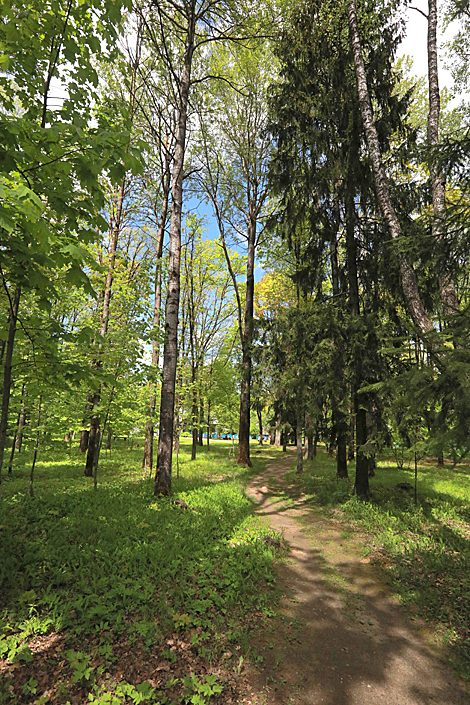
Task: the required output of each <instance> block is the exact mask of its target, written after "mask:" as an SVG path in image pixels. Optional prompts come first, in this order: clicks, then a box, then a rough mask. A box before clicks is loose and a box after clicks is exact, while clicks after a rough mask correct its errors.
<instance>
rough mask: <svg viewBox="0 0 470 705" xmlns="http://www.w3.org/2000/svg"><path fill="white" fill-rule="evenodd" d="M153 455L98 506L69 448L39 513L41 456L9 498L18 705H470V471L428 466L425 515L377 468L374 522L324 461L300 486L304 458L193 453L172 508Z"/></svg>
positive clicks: (422, 477) (124, 468) (120, 472)
mask: <svg viewBox="0 0 470 705" xmlns="http://www.w3.org/2000/svg"><path fill="white" fill-rule="evenodd" d="M188 440H189V439H188ZM142 443H143V441H142V440H141V439H140V440H139V441H138V442H137V441H135V440H134V442H133V444H132V442H128V443H126V442H124V441H119V442H118V447H117V448H116V450H115V451H113V452H112V453H111V455H108V457H106V458H103V461H102V465H103V469H102V483H101V485H100V486H99V487H98V490H97V491H96V492H94V491H93V486H92V484H90V480H89V479H87V478H85V477H83V476H82V468H81V465H82V462H81V459H80V458H79V457H78V456H75V455H74V454H73V453H72V455H71V456H70V457H69V456H67V455H66V454H65V453H64V452H63V451H62V450H60V447H59V444H58V443H57V447H56V448H55V450H54V449H51V451H50V454H49V457H48V460H47V461H46V460H44V461H41V462H40V463H39V464H38V466H37V476H36V485H35V487H36V491H35V497H33V498H32V497H29V495H28V492H27V488H28V467H29V462H30V460H31V458H30V457H29V455H28V453H25V454H24V455H22V456H21V464H20V463H19V464H18V466H17V468H15V474H14V476H13V478H12V479H10V480H9V481H8V482H5V483H4V484H3V486H2V496H1V500H0V501H1V505H0V512H1V516H0V527H1V528H0V531H1V541H0V554H1V555H0V571H1V579H2V590H1V597H0V600H1V605H0V606H1V620H2V621H1V625H0V626H1V627H2V629H1V632H2V634H3V636H2V637H0V678H1V686H0V703H1V704H2V705H4V704H8V705H9V704H10V703H15V704H16V703H37V705H45V703H51V704H56V703H57V704H59V703H67V702H69V703H70V704H71V705H79V704H81V703H94V704H95V705H101V704H103V705H104V704H105V703H111V704H112V705H119V704H120V703H135V704H136V705H137V704H138V703H141V702H150V703H158V704H159V705H172V704H173V703H186V704H188V705H206V704H208V705H209V704H211V703H224V705H229V704H230V703H233V704H235V703H253V704H254V703H259V704H261V703H267V704H271V703H272V704H273V705H274V704H275V703H276V704H277V703H279V705H281V704H282V705H284V704H286V705H287V704H289V703H299V704H300V705H303V704H304V703H305V705H307V704H309V705H310V704H312V705H314V704H316V703H325V705H354V704H355V703H358V704H359V703H361V704H365V705H367V704H368V703H371V704H372V703H374V705H375V704H376V703H384V704H385V703H387V705H389V704H390V705H393V704H394V703H397V705H398V704H400V705H408V703H410V704H411V703H413V704H414V705H424V704H425V703H426V704H428V703H436V704H442V705H444V703H445V704H446V705H453V704H454V703H459V704H460V703H467V702H469V696H468V694H467V691H466V686H465V682H464V680H463V679H461V678H460V677H459V675H458V673H460V674H461V675H464V676H465V675H466V676H467V678H468V674H469V665H468V664H469V659H468V620H469V616H468V610H467V605H468V594H469V593H470V589H469V577H468V570H467V567H468V564H469V553H470V549H469V539H470V516H469V496H470V477H469V473H468V468H467V467H466V466H461V467H459V468H456V469H452V468H450V467H448V466H446V467H445V468H444V469H440V470H438V469H437V468H435V467H434V466H433V465H432V463H431V462H429V463H424V464H422V465H420V467H419V494H418V505H417V506H416V507H415V505H414V500H413V493H410V492H407V491H406V490H401V489H397V487H396V485H397V484H398V483H399V482H403V481H408V482H409V481H410V479H411V474H412V473H411V470H408V469H406V468H404V469H402V470H397V469H396V468H395V467H394V465H393V463H391V462H386V461H382V462H379V464H378V469H377V477H376V478H375V479H374V480H373V489H372V501H371V502H370V503H369V504H364V503H360V502H358V501H357V500H355V499H354V498H351V489H352V483H351V482H350V481H348V480H343V481H339V482H338V481H337V480H336V479H335V475H334V472H335V471H334V461H333V460H332V459H331V458H330V457H329V456H328V455H327V454H326V453H325V452H324V451H323V450H322V449H319V454H318V456H317V458H316V459H315V460H314V461H313V462H312V463H309V462H306V464H305V472H304V475H303V476H301V477H298V476H296V475H295V473H294V472H293V470H292V469H291V468H292V466H293V465H294V457H293V455H292V453H291V452H290V451H288V452H287V454H284V453H282V451H281V450H280V449H275V448H273V447H269V446H263V448H260V449H256V448H255V447H253V448H252V451H253V457H254V459H255V460H254V468H253V469H252V470H246V469H244V468H241V467H240V466H237V465H236V464H235V463H234V460H233V457H231V450H230V444H229V443H223V442H215V443H213V444H212V445H211V448H210V449H209V450H208V449H207V448H204V449H201V451H200V456H199V457H198V459H197V460H196V461H194V462H191V461H190V460H189V458H190V447H189V444H187V442H186V441H184V442H183V443H182V448H181V454H180V458H179V475H180V476H179V478H176V477H175V479H174V494H173V497H172V498H171V499H168V498H160V499H156V498H155V497H153V495H152V492H151V482H150V481H149V479H148V477H143V476H142V470H141V469H140V467H139V465H140V460H141V450H142ZM174 470H175V474H176V470H177V467H176V463H175V468H174ZM400 602H401V603H407V604H405V605H403V604H402V605H400ZM423 617H425V618H426V619H427V621H426V622H424V621H422V618H423ZM449 659H451V660H452V661H453V663H454V666H455V667H456V669H457V673H456V672H455V671H454V670H452V669H451V668H450V667H449V665H445V663H444V662H445V661H446V660H449Z"/></svg>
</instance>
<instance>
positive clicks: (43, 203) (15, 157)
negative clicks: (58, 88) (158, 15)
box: [0, 0, 131, 472]
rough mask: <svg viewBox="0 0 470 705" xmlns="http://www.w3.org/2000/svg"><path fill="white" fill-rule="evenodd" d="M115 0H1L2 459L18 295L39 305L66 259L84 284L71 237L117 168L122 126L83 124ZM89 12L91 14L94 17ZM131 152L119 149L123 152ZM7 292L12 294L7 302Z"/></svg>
mask: <svg viewBox="0 0 470 705" xmlns="http://www.w3.org/2000/svg"><path fill="white" fill-rule="evenodd" d="M125 6H126V5H125V2H118V3H113V2H107V3H105V4H104V5H103V4H99V6H98V4H97V3H96V2H85V3H83V2H78V1H75V0H67V2H63V3H51V2H48V0H34V1H32V2H30V3H28V6H27V8H26V9H25V6H24V4H23V3H17V2H11V3H8V4H7V5H6V6H5V8H4V13H3V21H2V24H1V27H0V41H1V44H2V57H1V64H2V69H3V71H4V73H2V76H1V78H0V102H1V106H2V119H1V129H0V133H1V142H0V154H1V159H0V161H1V164H2V167H1V182H0V189H1V191H2V199H3V201H2V205H1V207H0V228H1V230H0V242H1V248H0V249H1V252H2V255H1V261H0V264H1V270H2V279H3V286H4V289H5V291H7V293H8V297H9V298H10V299H11V302H12V304H11V307H10V312H11V315H10V320H9V333H8V338H9V340H10V346H9V348H8V351H7V352H8V355H7V358H6V365H5V366H4V385H3V404H2V415H1V421H0V472H1V466H2V463H3V453H4V444H5V432H6V423H7V418H8V403H9V386H10V382H11V374H10V371H9V369H10V362H11V360H9V355H10V353H11V352H12V350H13V346H14V339H15V334H16V324H17V320H18V310H19V308H20V305H21V296H22V293H24V292H25V291H26V290H35V291H36V292H37V294H38V299H39V300H40V302H41V304H42V305H45V306H47V305H48V303H47V302H48V300H49V299H50V297H51V295H53V290H52V287H51V284H50V279H51V276H50V272H52V271H53V270H54V269H59V268H61V267H68V273H67V277H68V279H69V281H70V282H71V283H72V284H74V285H80V286H87V277H86V275H85V274H84V272H83V261H84V259H86V255H85V253H84V251H83V249H82V247H81V243H83V242H86V241H87V240H91V239H94V238H95V234H96V230H97V229H98V230H99V229H102V228H103V226H104V221H103V219H102V217H101V216H100V214H99V208H100V205H101V204H102V203H103V196H102V191H101V187H100V183H99V176H100V174H101V173H103V172H106V171H108V172H109V173H114V174H115V175H116V176H117V177H118V175H119V174H120V173H121V171H122V167H121V164H122V160H123V150H122V146H123V142H124V140H125V138H124V136H123V135H122V133H119V132H118V131H115V132H114V133H113V131H112V130H111V131H110V130H109V128H110V125H109V123H107V122H106V121H105V120H100V121H99V123H98V126H96V127H89V125H88V119H89V118H88V116H89V107H90V100H91V98H92V96H93V94H94V88H95V87H96V84H97V74H96V71H95V69H94V67H93V62H92V58H93V53H94V52H95V51H96V50H98V49H99V47H100V44H101V42H105V43H106V44H107V46H108V47H109V49H108V50H107V51H106V52H103V55H105V54H108V55H110V54H111V52H112V48H113V46H114V44H115V40H116V37H117V32H118V28H119V23H120V19H121V9H122V8H123V7H125ZM97 20H99V21H97ZM57 78H60V79H61V80H62V81H63V83H64V85H65V87H66V88H67V90H68V97H67V98H66V99H65V100H64V102H63V105H62V108H61V109H60V110H54V109H53V106H52V101H53V99H52V98H51V85H52V82H53V80H55V79H57ZM130 159H131V155H129V160H130ZM15 302H17V303H15Z"/></svg>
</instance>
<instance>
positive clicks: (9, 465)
mask: <svg viewBox="0 0 470 705" xmlns="http://www.w3.org/2000/svg"><path fill="white" fill-rule="evenodd" d="M20 418H21V412H20V413H19V414H18V421H17V424H16V426H17V428H18V426H19V423H20ZM15 448H16V433H14V434H13V443H12V444H11V451H10V460H9V461H8V474H9V475H11V474H12V472H13V458H14V457H15Z"/></svg>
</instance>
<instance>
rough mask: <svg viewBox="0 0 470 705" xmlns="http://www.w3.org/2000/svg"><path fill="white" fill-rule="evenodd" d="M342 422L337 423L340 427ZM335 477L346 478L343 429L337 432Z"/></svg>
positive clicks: (345, 450) (346, 466)
mask: <svg viewBox="0 0 470 705" xmlns="http://www.w3.org/2000/svg"><path fill="white" fill-rule="evenodd" d="M341 423H342V422H339V424H340V425H341ZM336 476H337V477H340V478H345V477H348V456H347V444H346V433H345V431H344V423H343V428H342V429H341V430H338V447H337V450H336Z"/></svg>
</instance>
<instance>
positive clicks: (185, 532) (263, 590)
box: [0, 441, 274, 703]
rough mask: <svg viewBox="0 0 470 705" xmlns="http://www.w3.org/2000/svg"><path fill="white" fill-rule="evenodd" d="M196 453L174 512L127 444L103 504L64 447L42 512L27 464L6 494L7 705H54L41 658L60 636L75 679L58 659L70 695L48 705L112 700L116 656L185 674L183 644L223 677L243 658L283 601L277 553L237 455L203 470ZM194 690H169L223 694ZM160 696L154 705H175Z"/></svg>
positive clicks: (44, 473)
mask: <svg viewBox="0 0 470 705" xmlns="http://www.w3.org/2000/svg"><path fill="white" fill-rule="evenodd" d="M56 445H59V446H60V444H56ZM134 445H135V444H134ZM140 445H141V444H140ZM188 452H189V445H186V444H183V445H182V449H181V457H180V478H179V479H176V478H175V477H174V480H173V491H174V494H173V498H172V499H169V498H159V499H156V498H155V497H153V494H152V489H153V483H152V481H150V480H149V478H148V477H147V478H144V477H143V476H142V471H141V469H140V467H139V466H140V463H141V457H142V449H141V447H139V448H135V447H134V449H130V448H129V446H128V445H127V444H126V443H125V442H124V441H121V442H120V443H119V447H118V448H117V449H115V450H114V451H113V452H112V453H111V455H110V456H108V458H105V457H104V456H103V457H102V462H101V464H100V475H99V487H98V490H97V491H96V492H95V491H94V490H93V485H92V480H90V479H89V478H85V477H84V476H83V464H84V463H83V458H79V457H78V455H77V454H75V452H74V454H73V455H72V457H71V458H68V457H67V455H66V453H65V452H64V451H62V450H61V449H60V448H57V447H56V448H55V449H50V450H49V451H48V455H47V459H46V457H45V453H43V457H42V459H40V460H39V462H38V463H37V466H36V480H35V497H34V498H31V497H29V495H28V472H29V462H30V457H29V455H28V453H27V452H26V453H24V454H21V455H20V456H19V458H20V463H19V464H18V466H17V467H16V468H15V471H14V477H13V479H7V480H6V481H5V482H4V483H3V484H2V486H1V487H0V609H1V612H0V615H1V618H0V627H1V629H0V633H3V637H0V659H1V658H3V659H5V658H8V659H9V660H8V663H7V665H8V664H11V663H15V662H16V664H17V667H16V668H15V670H14V671H13V672H12V671H11V669H10V670H8V669H7V670H6V671H5V670H4V678H5V679H6V680H5V684H6V685H7V686H8V688H6V687H5V688H4V689H2V688H1V687H0V692H3V696H2V695H0V702H19V701H24V702H29V701H31V702H33V701H35V699H36V698H37V697H38V694H39V695H40V692H39V690H38V687H37V684H36V686H34V681H35V680H37V677H36V675H35V674H36V672H37V668H38V667H39V666H40V664H38V663H37V662H38V657H37V655H36V652H35V651H34V645H35V644H36V645H37V643H38V642H39V643H41V640H42V641H43V642H44V643H47V639H48V638H50V635H51V634H54V635H60V638H61V639H65V641H64V644H63V646H62V647H61V649H62V659H63V653H66V654H67V657H66V661H67V663H66V665H65V666H64V665H62V666H61V667H60V666H57V664H59V663H60V659H59V660H58V659H57V658H56V655H55V654H54V658H53V659H52V661H54V659H55V662H56V666H57V667H58V668H59V669H60V668H61V669H62V671H61V673H62V676H61V678H62V679H63V680H64V682H65V685H63V686H62V690H61V691H60V692H59V691H57V692H55V691H54V693H53V695H51V697H50V700H48V699H46V700H44V702H66V700H67V698H68V697H71V694H73V693H76V690H77V688H82V692H83V694H84V697H85V695H86V694H87V693H88V692H89V693H93V692H95V693H98V692H99V686H100V684H101V681H102V678H101V679H100V676H101V675H102V674H104V673H108V674H109V673H111V675H112V674H113V668H114V667H113V663H114V664H115V663H116V660H117V657H116V653H115V652H120V650H121V651H122V650H123V648H126V649H131V650H132V649H134V651H137V652H139V653H142V654H147V656H148V654H150V653H152V654H153V655H155V654H158V656H159V658H163V659H166V661H168V662H169V664H170V665H172V663H173V661H175V659H176V657H175V656H174V654H173V655H172V652H171V649H170V650H169V649H168V644H167V643H166V642H167V641H168V637H172V636H174V635H177V636H178V638H181V639H182V640H183V641H184V640H186V641H188V642H189V643H190V644H191V647H192V653H193V657H194V656H196V657H197V658H200V659H203V660H205V661H206V662H209V663H211V662H215V661H217V660H218V659H220V657H221V654H222V653H223V652H224V651H225V650H226V649H228V648H231V647H232V646H233V648H234V649H236V648H237V647H238V649H239V653H241V651H242V649H240V647H243V645H244V644H245V645H246V644H247V643H248V641H247V638H246V634H247V632H248V631H249V628H248V626H247V625H248V623H249V620H250V615H252V614H253V613H254V612H255V611H259V610H263V609H264V608H266V607H268V606H270V605H271V604H272V600H273V584H274V572H273V560H274V555H273V551H272V549H271V548H270V547H269V545H268V544H267V542H266V541H264V540H263V537H264V536H265V535H267V534H269V533H270V532H269V529H267V528H266V527H265V526H263V525H262V524H261V523H259V522H258V521H257V520H255V519H254V518H253V516H252V504H251V502H250V501H249V500H248V499H247V497H246V496H245V495H244V493H243V491H242V489H243V483H244V481H245V480H246V478H247V477H248V476H249V474H250V473H249V472H248V471H246V470H244V469H243V468H238V466H236V465H235V464H234V462H233V460H231V459H229V444H223V443H217V444H215V443H214V444H212V447H211V449H210V451H208V450H207V448H204V449H203V450H202V449H201V453H200V456H199V457H198V459H197V460H196V461H195V462H190V460H189V455H188ZM256 466H257V467H258V469H259V468H260V467H261V461H259V460H255V469H256ZM174 472H176V466H175V467H174ZM250 472H251V471H250ZM173 499H182V500H184V501H185V502H186V503H187V505H188V506H189V509H184V508H182V507H180V506H177V505H175V504H174V503H173V501H172V500H173ZM28 644H29V645H30V646H31V649H32V651H33V655H32V654H31V651H30V649H29V647H28ZM123 644H124V646H123ZM105 647H107V648H105ZM100 649H101V650H100ZM77 654H78V655H77ZM131 660H132V659H131ZM141 660H143V659H141ZM41 663H42V662H41ZM18 664H19V665H18ZM100 669H101V670H100ZM117 670H118V669H117V667H116V668H114V671H116V673H117ZM141 670H142V669H141ZM143 671H145V669H144V668H143ZM5 674H6V675H5ZM9 674H12V677H11V678H9ZM103 677H104V676H103ZM183 677H184V676H181V678H180V680H179V691H178V687H177V685H178V684H177V683H174V684H173V685H171V684H170V686H168V688H169V690H168V693H171V692H172V688H173V690H175V692H179V693H180V696H179V697H181V698H183V700H181V702H193V701H192V700H191V698H193V696H194V698H195V697H196V695H197V696H198V697H200V700H197V699H195V700H194V702H201V703H205V702H209V700H210V699H211V698H212V696H213V695H214V694H215V693H216V691H212V692H209V691H210V688H211V687H212V686H210V684H207V683H206V681H201V683H202V684H201V683H199V686H198V685H197V684H194V683H192V684H191V683H189V685H188V684H186V686H184V687H183V681H182V678H183ZM31 678H32V679H33V680H32V681H31ZM74 678H75V681H74ZM111 680H112V679H111ZM121 680H122V678H121ZM124 680H126V679H124ZM176 680H178V679H176ZM30 681H31V682H30ZM114 681H115V682H114V685H115V686H117V682H118V681H119V678H118V677H117V675H116V678H115V679H114ZM31 683H32V684H31ZM28 684H29V685H28ZM20 686H21V687H20ZM206 686H207V688H206ZM113 687H114V686H113ZM120 687H121V686H120ZM132 687H134V686H132ZM12 688H13V691H12V690H11V689H12ZM64 688H65V690H64ZM184 688H186V691H187V692H188V693H189V695H187V698H186V699H184V697H186V696H184V697H183V695H181V693H184V692H186V691H185V690H184ZM188 688H189V690H188ZM198 688H199V689H201V688H202V689H203V690H204V688H206V691H207V692H206V694H205V695H204V692H199V690H198ZM19 689H20V692H21V697H20V700H18V697H19V696H18V692H19ZM33 690H36V691H37V692H35V693H33V692H31V691H33ZM151 690H152V693H151V695H150V696H149V698H150V699H153V701H154V702H155V701H157V702H162V703H164V702H172V700H171V699H168V698H169V695H168V693H167V694H166V695H162V692H163V691H162V692H160V691H158V692H159V693H160V694H158V693H157V691H156V690H155V691H154V690H153V689H151ZM9 691H10V695H8V692H9ZM113 692H115V690H114V691H113ZM165 693H166V691H165ZM134 695H135V693H134ZM2 697H3V700H2ZM96 697H98V696H96ZM100 697H101V696H100ZM102 697H104V696H102ZM132 697H134V696H132V694H131V695H129V694H128V695H127V696H126V695H122V696H120V699H118V700H117V701H116V702H128V701H129V702H133V700H132ZM135 697H137V696H135ZM15 698H16V699H15ZM54 698H55V699H54ZM126 698H127V699H126ZM165 698H167V699H166V700H165ZM85 700H86V697H85ZM85 700H84V701H85ZM137 701H138V700H136V702H137ZM96 702H98V700H97V701H96ZM100 702H101V701H100ZM103 702H105V700H103ZM106 702H107V701H106ZM110 702H111V701H110Z"/></svg>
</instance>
